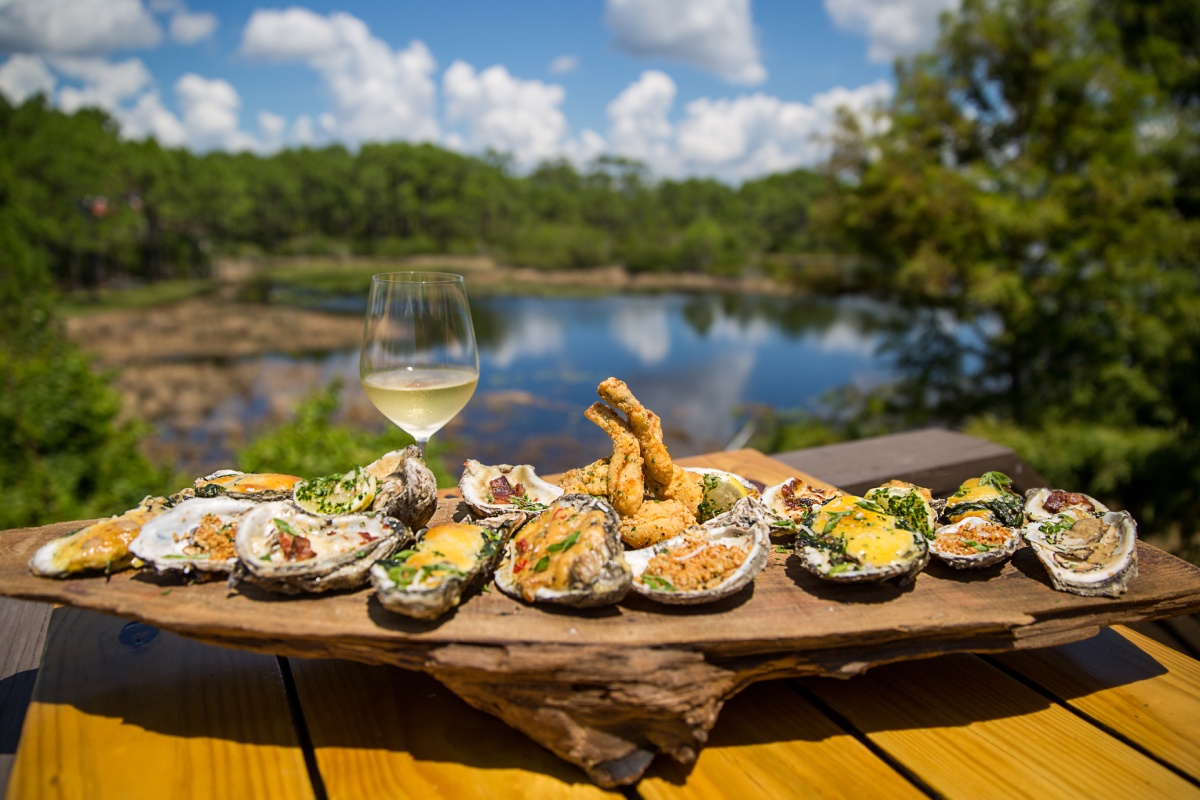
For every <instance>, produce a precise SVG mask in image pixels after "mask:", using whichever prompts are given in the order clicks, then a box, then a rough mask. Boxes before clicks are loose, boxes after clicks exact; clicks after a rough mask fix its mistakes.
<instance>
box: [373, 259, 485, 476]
mask: <svg viewBox="0 0 1200 800" xmlns="http://www.w3.org/2000/svg"><path fill="white" fill-rule="evenodd" d="M358 372H359V376H360V377H361V378H362V383H363V388H364V389H365V390H366V392H367V397H368V398H370V400H371V402H372V403H374V404H375V407H376V408H378V409H379V410H380V411H381V412H383V415H384V416H385V417H387V418H388V419H390V420H391V421H392V422H394V423H395V424H396V425H398V426H399V427H400V428H401V429H402V430H404V431H406V432H407V433H409V434H411V435H412V437H413V438H414V439H416V440H417V445H418V446H419V447H420V448H421V455H422V456H424V455H425V445H426V444H427V443H428V442H429V437H430V436H432V435H433V434H434V433H436V432H437V431H439V430H441V428H442V426H443V425H445V424H446V423H447V422H449V421H450V420H451V419H453V418H454V415H455V414H457V413H458V412H459V411H462V409H463V406H465V405H466V404H467V401H468V400H470V399H471V395H473V394H474V393H475V386H476V385H477V384H478V383H479V351H478V349H477V348H476V346H475V328H474V326H473V325H472V324H471V309H470V306H468V305H467V289H466V286H464V285H463V279H462V276H461V275H451V274H449V273H445V272H385V273H382V274H379V275H373V276H372V277H371V294H370V296H369V297H368V299H367V315H366V323H365V325H364V327H363V346H362V354H361V355H360V356H359V362H358Z"/></svg>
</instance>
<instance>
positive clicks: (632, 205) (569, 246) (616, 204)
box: [0, 97, 826, 287]
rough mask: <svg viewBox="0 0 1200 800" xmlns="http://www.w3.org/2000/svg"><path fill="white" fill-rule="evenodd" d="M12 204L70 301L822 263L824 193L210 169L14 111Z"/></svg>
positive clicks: (388, 167)
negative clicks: (514, 269) (118, 287)
mask: <svg viewBox="0 0 1200 800" xmlns="http://www.w3.org/2000/svg"><path fill="white" fill-rule="evenodd" d="M0 151H3V152H4V154H5V157H4V163H3V166H2V167H0V169H2V170H3V173H0V190H2V191H4V192H5V193H6V194H7V196H8V199H9V200H11V201H15V205H16V206H18V207H19V208H20V209H21V212H22V215H23V220H22V225H21V227H22V228H23V229H24V230H23V234H24V237H25V239H26V240H27V241H28V242H29V243H30V244H32V245H34V246H36V247H38V248H39V249H41V250H43V251H44V252H46V253H47V254H48V255H49V266H50V269H51V270H52V271H53V273H54V275H55V277H56V278H57V280H58V282H59V283H60V285H66V286H71V287H80V286H93V285H97V284H105V283H109V282H111V281H113V280H129V279H134V280H140V281H154V280H158V279H161V278H166V277H188V276H197V275H203V274H204V272H205V271H206V270H207V269H208V267H209V265H210V264H211V262H212V260H213V258H214V257H216V256H218V255H230V256H261V255H302V254H303V255H318V256H343V255H363V256H380V257H399V256H406V255H412V254H416V253H456V254H467V253H471V254H475V253H487V254H489V255H492V256H494V257H495V258H497V259H498V260H500V261H502V262H505V263H510V264H517V265H522V266H533V267H542V268H573V267H587V266H597V265H608V264H622V265H624V266H625V267H626V268H627V269H629V270H632V271H653V272H667V271H688V272H707V273H714V274H723V275H730V274H739V273H740V272H741V271H742V270H743V269H744V268H746V267H747V266H748V265H762V264H764V262H765V263H766V265H767V266H768V267H769V268H776V267H778V265H779V264H780V263H783V264H786V263H787V262H788V259H787V258H786V257H782V258H781V257H780V256H786V254H791V253H797V252H802V251H811V250H814V249H819V248H820V243H819V242H818V241H816V240H815V238H814V237H813V236H812V234H811V233H810V230H809V226H808V224H807V223H808V212H809V206H810V205H811V203H812V201H813V199H814V197H816V196H817V195H818V194H820V193H821V192H822V190H823V189H824V187H825V185H826V181H825V179H824V178H823V177H822V176H820V175H818V174H816V173H814V172H810V171H807V170H797V171H794V172H790V173H786V174H780V175H772V176H770V177H767V178H763V179H761V180H755V181H751V182H748V183H745V184H743V185H742V186H740V187H733V186H729V185H727V184H724V183H720V182H718V181H714V180H707V179H688V180H682V181H671V180H663V181H655V180H652V179H651V176H650V175H649V173H648V171H647V169H646V167H645V166H644V165H642V164H640V163H637V162H634V161H629V160H626V159H621V158H610V157H605V158H600V159H598V160H597V161H595V162H594V163H593V164H592V165H591V166H590V167H589V168H588V169H587V170H586V171H580V170H579V169H577V168H576V167H575V166H574V165H573V164H571V163H570V162H567V161H554V162H547V163H544V164H542V165H541V166H539V167H537V168H536V169H534V170H533V171H532V172H531V173H528V174H521V175H518V174H516V173H515V172H514V170H513V169H512V168H511V166H510V163H509V161H508V160H507V158H506V157H504V156H501V155H498V154H488V155H486V156H483V157H473V156H468V155H462V154H459V153H455V152H452V151H449V150H446V149H443V148H440V147H437V146H435V145H431V144H408V143H404V142H392V143H387V144H366V145H363V146H362V147H361V149H359V150H358V152H351V151H349V150H347V149H346V148H344V147H342V146H340V145H332V146H329V147H324V148H319V149H309V148H302V149H297V150H283V151H280V152H278V153H275V154H273V155H270V156H261V155H256V154H253V153H236V154H233V153H225V152H211V153H207V154H203V155H200V154H196V153H193V152H190V151H188V150H184V149H168V148H163V147H161V146H160V145H159V144H158V143H156V142H155V141H153V140H148V141H141V142H135V141H125V140H122V139H121V138H120V137H119V135H118V129H117V126H116V123H115V122H114V121H113V120H112V119H111V118H110V117H108V116H107V115H105V114H104V113H103V112H101V111H98V110H94V109H92V110H84V111H80V112H78V113H75V114H72V115H68V114H64V113H63V112H61V111H59V110H57V109H54V108H53V107H51V106H50V105H48V104H47V103H46V101H45V100H44V99H43V98H41V97H37V98H34V99H31V100H28V101H26V102H25V103H24V104H23V105H21V106H19V107H13V106H12V105H10V104H9V103H7V101H4V100H3V99H0Z"/></svg>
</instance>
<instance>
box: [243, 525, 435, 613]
mask: <svg viewBox="0 0 1200 800" xmlns="http://www.w3.org/2000/svg"><path fill="white" fill-rule="evenodd" d="M411 538H412V534H411V533H410V532H409V530H408V529H407V528H406V527H404V523H402V522H399V521H398V520H394V519H390V518H388V517H382V516H368V515H366V514H347V515H343V516H338V517H322V516H318V515H315V514H309V513H308V512H307V511H304V510H303V509H300V508H298V507H297V506H296V505H294V504H293V503H288V502H276V503H264V504H262V505H259V506H258V507H257V508H254V509H252V510H251V511H249V512H247V513H246V515H245V516H244V517H242V519H241V523H240V524H239V525H238V532H237V537H236V538H235V540H234V545H235V546H236V547H237V554H238V560H239V562H240V563H239V565H238V569H237V570H235V572H234V576H235V577H236V578H245V579H246V580H248V581H250V582H251V583H256V584H259V585H260V586H263V587H264V588H266V589H270V590H271V591H276V592H283V593H285V594H300V593H301V592H326V591H330V590H333V589H349V588H353V587H355V586H359V585H361V584H363V583H365V582H366V580H367V572H368V570H369V569H370V567H371V564H373V563H375V561H377V560H378V559H380V558H384V557H385V556H388V555H391V554H392V552H393V551H394V550H396V548H397V547H399V546H400V545H401V544H403V543H406V542H408V541H411Z"/></svg>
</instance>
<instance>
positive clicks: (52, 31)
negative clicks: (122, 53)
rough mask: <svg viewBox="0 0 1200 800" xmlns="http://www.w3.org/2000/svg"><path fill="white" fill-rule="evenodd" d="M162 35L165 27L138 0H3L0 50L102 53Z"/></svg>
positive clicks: (145, 44) (150, 42)
mask: <svg viewBox="0 0 1200 800" xmlns="http://www.w3.org/2000/svg"><path fill="white" fill-rule="evenodd" d="M160 41H162V29H161V28H159V26H158V23H157V22H156V21H155V20H154V17H153V16H152V15H151V14H150V13H149V12H148V11H147V10H146V8H145V7H143V6H142V4H141V2H140V0H5V2H3V3H0V51H8V52H16V53H43V54H50V53H57V54H63V55H100V54H103V53H109V52H111V51H113V50H118V49H133V48H142V47H154V46H156V45H157V44H158V43H159V42H160Z"/></svg>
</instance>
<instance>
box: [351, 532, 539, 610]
mask: <svg viewBox="0 0 1200 800" xmlns="http://www.w3.org/2000/svg"><path fill="white" fill-rule="evenodd" d="M528 518H529V517H528V515H527V514H524V513H521V512H516V513H512V514H502V515H501V516H498V517H490V518H488V519H485V520H482V521H481V522H479V523H465V522H448V523H444V524H442V525H434V526H433V527H432V528H426V529H425V530H423V531H421V532H420V534H418V536H417V542H416V544H414V545H413V546H412V547H411V548H408V549H405V550H401V551H399V552H398V553H395V554H394V555H392V556H390V557H388V558H384V559H380V560H379V561H376V562H375V563H374V564H373V565H372V566H371V583H372V584H374V585H375V594H376V596H378V597H379V602H380V603H382V604H383V607H384V608H386V609H388V610H389V611H395V612H396V613H398V614H404V615H405V616H409V617H415V618H417V619H437V618H438V617H440V616H442V615H443V614H445V613H446V612H447V611H449V610H450V609H452V608H454V607H455V606H457V605H458V604H459V603H460V602H461V601H462V596H463V594H464V593H466V592H468V591H470V590H471V589H473V588H475V587H476V586H478V585H479V584H481V583H483V582H484V581H486V580H488V579H489V578H491V576H492V571H493V570H494V569H495V567H496V562H497V561H499V560H500V554H501V553H502V552H503V551H504V545H505V544H506V543H507V542H508V539H509V537H511V536H512V532H513V531H514V530H515V529H516V528H517V527H519V526H520V525H521V524H523V523H524V522H525V520H527V519H528Z"/></svg>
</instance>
